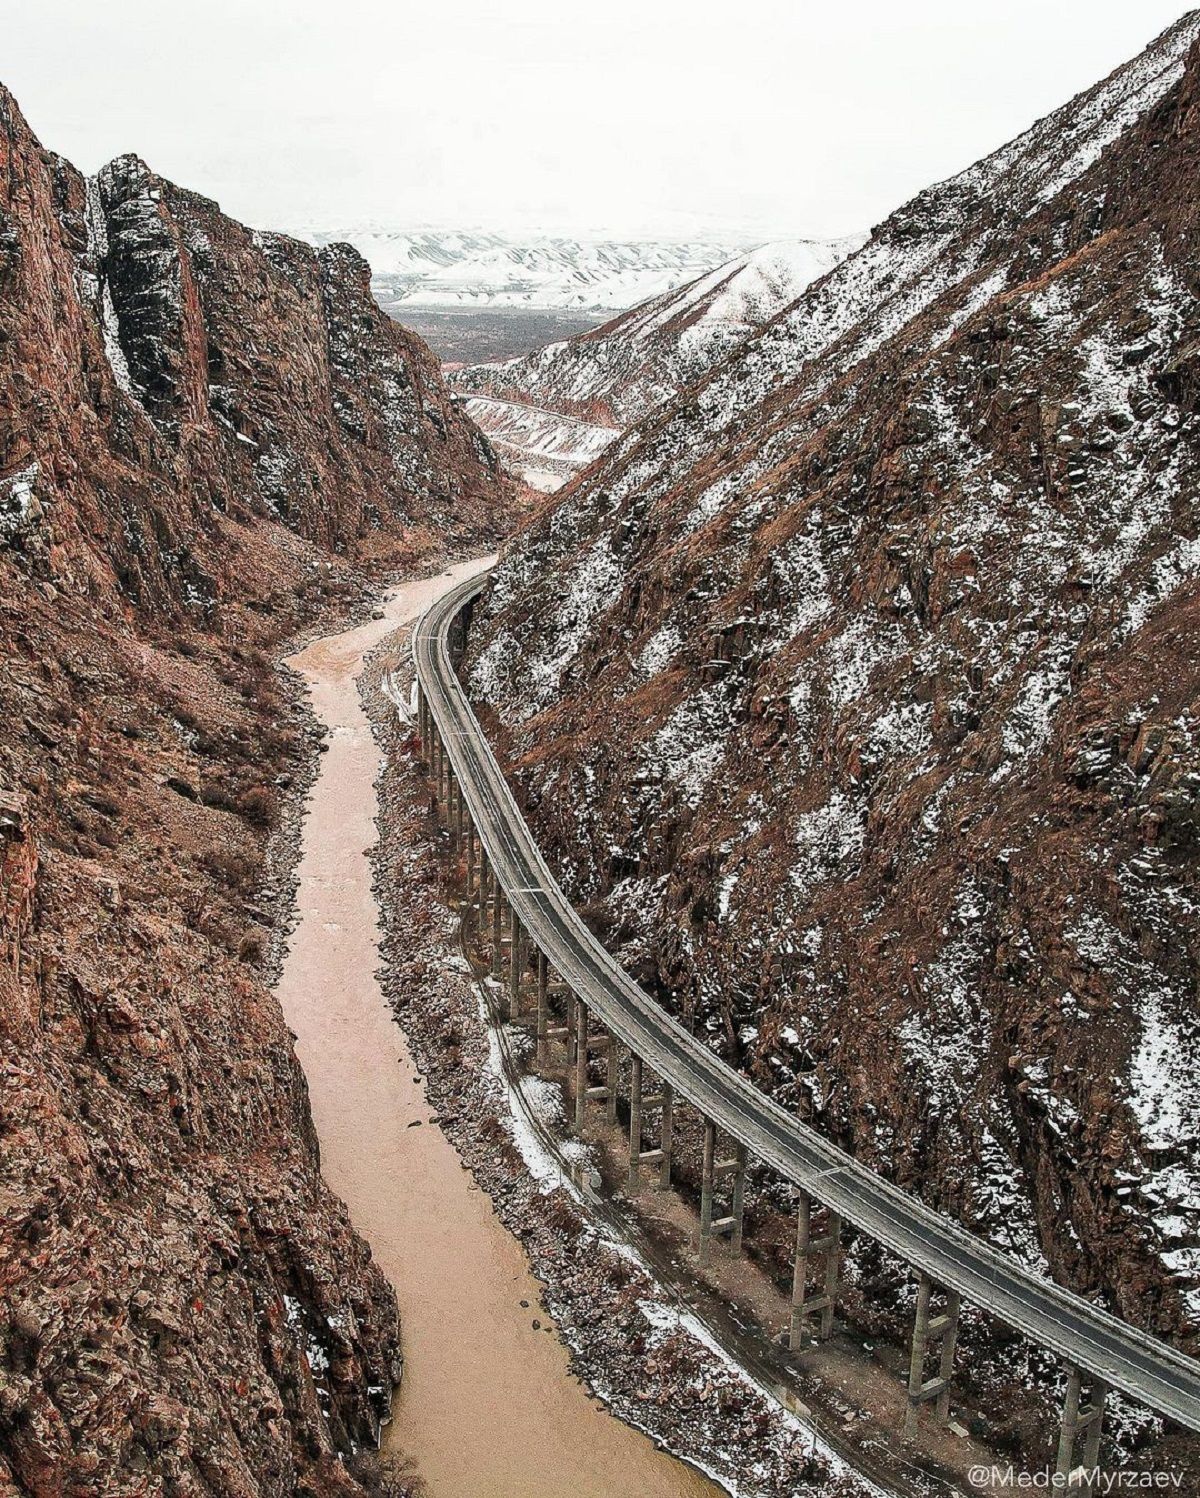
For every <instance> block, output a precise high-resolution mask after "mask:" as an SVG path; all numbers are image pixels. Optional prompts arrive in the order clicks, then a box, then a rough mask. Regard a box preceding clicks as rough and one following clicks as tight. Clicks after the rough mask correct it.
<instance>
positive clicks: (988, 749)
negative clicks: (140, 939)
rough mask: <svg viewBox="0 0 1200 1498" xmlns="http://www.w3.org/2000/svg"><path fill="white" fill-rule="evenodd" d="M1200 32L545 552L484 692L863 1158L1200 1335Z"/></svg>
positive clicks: (619, 941)
mask: <svg viewBox="0 0 1200 1498" xmlns="http://www.w3.org/2000/svg"><path fill="white" fill-rule="evenodd" d="M1198 33H1200V18H1198V16H1197V15H1196V14H1195V13H1193V14H1191V15H1189V16H1188V17H1185V19H1184V20H1183V21H1181V22H1180V23H1179V24H1178V25H1177V26H1176V27H1175V28H1173V29H1172V30H1171V31H1169V32H1167V33H1166V34H1165V35H1164V36H1163V37H1162V38H1160V39H1159V41H1158V42H1156V43H1155V44H1154V45H1153V46H1152V47H1151V48H1150V49H1149V50H1148V51H1147V52H1146V53H1145V54H1143V55H1142V56H1141V57H1139V58H1138V59H1136V60H1135V61H1134V62H1132V63H1130V64H1129V65H1128V66H1127V67H1125V68H1123V69H1121V70H1120V71H1119V72H1117V73H1116V74H1114V75H1113V76H1112V77H1111V78H1110V79H1108V80H1106V81H1105V82H1104V83H1103V84H1101V85H1099V86H1097V88H1095V89H1093V90H1092V91H1090V92H1089V93H1087V94H1085V95H1082V96H1081V97H1080V98H1078V99H1076V100H1075V101H1073V102H1072V103H1071V104H1070V105H1068V106H1067V107H1066V108H1064V109H1063V110H1061V111H1060V112H1059V113H1058V114H1056V115H1053V116H1051V117H1050V118H1049V119H1047V120H1045V121H1043V122H1041V123H1040V124H1039V125H1038V126H1036V127H1035V128H1034V129H1033V130H1032V131H1030V132H1029V133H1028V134H1027V135H1025V136H1023V137H1021V138H1020V139H1019V140H1017V141H1015V142H1014V143H1013V144H1011V145H1010V146H1008V147H1006V148H1005V149H1003V150H1001V151H999V152H997V153H996V154H995V155H994V156H992V157H990V158H988V159H987V160H986V161H983V162H981V163H980V164H979V165H978V166H976V167H974V168H972V169H971V170H970V171H967V172H965V173H963V174H962V175H961V176H960V177H958V178H955V179H954V180H952V181H949V182H946V183H942V184H940V185H938V186H936V187H933V188H931V189H929V191H927V192H925V193H923V194H921V195H920V196H919V197H918V198H916V199H914V200H913V201H912V202H911V203H909V204H908V205H906V206H905V207H904V208H902V209H901V210H900V211H899V212H897V213H896V214H894V215H893V216H892V218H890V219H889V220H888V221H887V222H886V223H885V224H884V225H882V226H881V227H880V228H879V229H878V230H876V231H875V233H874V234H873V235H872V237H871V239H870V240H869V241H868V243H867V244H866V245H865V246H864V247H863V248H862V249H861V250H859V251H858V252H857V253H856V254H854V255H852V256H850V257H849V259H847V260H846V261H845V262H844V263H843V264H842V265H841V266H839V267H838V268H837V269H836V270H835V271H833V273H832V274H831V275H829V276H827V277H826V278H825V279H823V280H822V281H820V282H818V283H817V284H816V285H815V286H814V287H812V288H811V289H810V290H809V291H807V292H806V293H805V294H804V295H802V296H801V297H800V299H799V300H798V301H797V302H796V303H795V305H794V306H793V307H792V308H790V309H789V310H788V311H787V312H785V313H784V314H782V315H781V316H780V317H778V318H777V319H775V321H773V322H772V323H771V324H770V325H769V326H768V327H767V328H766V329H765V330H763V331H762V332H761V333H760V334H758V335H757V336H755V337H754V338H752V339H750V341H749V342H748V343H746V344H744V345H743V346H742V348H741V349H739V350H738V352H737V353H736V354H735V355H734V356H733V357H732V358H731V359H730V360H728V361H727V362H726V363H725V364H723V365H722V366H721V367H720V368H719V369H718V370H717V371H716V372H715V373H714V374H713V376H712V377H711V378H710V379H709V380H708V381H707V382H705V383H703V384H702V385H700V386H698V387H695V388H693V389H691V390H689V391H687V392H686V393H685V394H684V395H683V396H682V397H681V398H680V400H678V401H677V402H676V403H675V404H673V405H672V406H671V407H669V408H668V409H667V410H666V411H665V413H663V414H661V415H660V416H659V417H658V419H656V420H653V421H652V422H650V423H649V424H648V425H647V426H646V427H644V428H643V429H642V430H641V431H640V432H637V433H634V434H631V435H630V436H628V437H626V438H624V439H622V440H621V441H619V442H618V443H616V444H614V446H613V447H612V448H610V449H609V451H608V452H607V454H606V455H605V457H604V458H603V460H602V461H601V462H600V463H599V464H598V465H597V466H596V467H595V468H593V469H592V470H590V471H589V473H588V474H586V475H585V476H584V477H583V478H582V480H580V481H578V482H577V483H576V484H575V485H573V486H572V487H571V488H570V489H568V490H567V491H565V496H564V497H562V498H561V500H560V501H559V502H557V503H555V504H553V505H551V506H549V507H547V508H546V509H545V510H544V512H543V513H542V515H541V516H540V518H538V519H536V520H535V521H534V522H533V523H531V524H530V525H529V526H528V527H527V528H526V530H525V531H524V533H523V534H522V535H521V536H520V538H519V539H518V541H517V542H516V543H515V544H514V545H513V546H512V547H511V549H510V551H509V553H508V555H507V557H506V559H505V561H504V564H503V565H502V567H501V568H500V570H499V572H498V574H497V575H496V578H495V581H494V585H493V586H492V588H491V591H490V593H489V594H488V595H487V597H486V599H485V600H484V602H483V604H482V605H481V607H480V610H479V612H478V614H477V618H476V624H475V627H474V631H473V638H474V644H473V654H472V657H471V660H470V662H469V668H468V669H469V673H470V682H471V686H472V689H473V691H474V694H475V696H476V698H477V700H478V701H479V702H480V704H481V705H482V707H483V708H484V709H485V715H489V716H490V718H491V720H492V723H493V725H494V726H495V728H496V730H497V732H498V734H499V735H500V737H501V740H502V742H503V743H504V745H505V748H506V752H507V754H508V756H509V759H510V763H511V766H512V770H513V773H514V776H515V778H516V780H517V781H518V783H519V787H520V790H521V793H522V795H523V797H524V801H525V804H526V806H527V807H528V810H529V814H530V817H531V819H532V821H533V823H534V825H535V827H536V829H537V832H538V834H539V836H540V837H541V839H542V840H543V842H544V844H545V845H547V846H548V847H549V848H550V849H551V851H552V853H553V855H554V856H555V857H556V859H557V861H558V864H559V867H560V868H561V870H562V872H563V873H564V875H565V877H566V881H567V883H568V885H569V886H570V888H571V889H572V890H573V892H574V894H575V895H576V897H577V898H578V899H579V900H580V901H581V902H582V903H584V905H585V906H586V907H587V908H588V909H589V911H590V913H591V914H592V916H593V917H594V919H595V921H596V923H597V925H598V926H599V927H600V928H602V929H603V930H604V931H605V933H606V934H607V936H608V939H609V940H610V941H611V943H612V944H613V945H614V946H615V947H616V948H617V949H618V950H619V951H620V952H621V953H622V955H623V957H624V959H625V960H626V962H627V964H628V965H629V967H630V968H631V969H633V970H634V971H635V972H636V974H637V975H638V976H639V977H640V978H641V979H642V980H643V981H644V982H646V983H647V984H649V985H650V986H651V987H652V988H654V989H656V990H657V992H658V994H659V996H660V997H661V1000H662V1002H663V1003H664V1004H665V1005H667V1006H668V1007H670V1008H671V1009H672V1010H674V1011H676V1012H678V1013H679V1014H680V1015H681V1016H682V1017H683V1019H684V1020H685V1022H687V1023H689V1024H691V1025H692V1026H694V1027H695V1029H696V1030H697V1032H698V1033H701V1034H704V1035H706V1036H707V1037H708V1038H709V1041H710V1043H711V1045H712V1046H713V1048H714V1049H715V1050H717V1051H719V1052H720V1053H721V1054H723V1055H724V1056H726V1057H727V1058H728V1059H729V1060H730V1061H731V1062H732V1063H733V1064H735V1065H737V1066H740V1067H742V1068H743V1069H744V1070H745V1071H746V1072H747V1073H748V1074H749V1075H750V1076H752V1077H753V1078H754V1079H755V1080H756V1081H757V1082H758V1083H759V1085H761V1086H762V1087H763V1088H765V1089H767V1090H769V1091H770V1092H772V1093H773V1094H774V1095H775V1096H776V1097H777V1098H778V1099H779V1100H780V1101H781V1102H783V1103H785V1104H786V1105H787V1106H789V1107H790V1108H793V1109H794V1110H795V1111H796V1112H797V1113H799V1114H800V1115H801V1116H803V1117H804V1118H806V1119H808V1120H810V1121H811V1122H812V1123H813V1124H814V1125H815V1126H816V1127H818V1128H820V1129H822V1130H823V1131H825V1132H826V1133H828V1134H829V1135H830V1136H832V1137H834V1138H836V1139H837V1140H838V1141H839V1142H840V1143H841V1144H843V1145H844V1146H846V1147H847V1148H849V1149H851V1150H852V1151H853V1152H854V1153H855V1154H856V1155H857V1156H859V1157H860V1158H861V1159H863V1160H865V1161H867V1162H868V1163H870V1164H871V1165H872V1166H873V1167H875V1168H876V1169H878V1170H879V1171H880V1172H882V1173H884V1174H886V1175H888V1176H890V1177H892V1178H894V1179H895V1180H897V1181H898V1182H900V1183H901V1184H902V1185H904V1186H905V1187H907V1188H908V1189H910V1190H913V1191H916V1192H919V1193H921V1194H922V1195H923V1196H924V1197H926V1198H927V1199H928V1200H929V1201H930V1202H932V1203H933V1204H935V1205H937V1206H938V1207H941V1208H944V1209H945V1210H947V1211H950V1212H952V1213H954V1214H956V1215H957V1216H959V1217H960V1218H961V1219H962V1220H963V1221H964V1222H965V1223H967V1224H968V1225H970V1226H971V1227H972V1228H974V1229H975V1230H976V1231H978V1232H980V1233H982V1234H984V1235H986V1236H987V1237H989V1238H990V1239H992V1240H993V1241H994V1242H996V1243H997V1244H999V1245H1000V1246H1001V1247H1003V1248H1005V1249H1008V1250H1010V1251H1011V1252H1014V1253H1016V1254H1019V1255H1021V1256H1022V1257H1024V1258H1025V1259H1026V1260H1027V1261H1028V1262H1031V1263H1034V1264H1037V1265H1040V1266H1041V1267H1042V1269H1043V1270H1044V1271H1045V1272H1046V1273H1048V1274H1052V1275H1053V1276H1055V1277H1056V1278H1058V1279H1060V1280H1061V1281H1063V1282H1065V1283H1068V1284H1070V1285H1072V1286H1073V1287H1074V1288H1076V1289H1077V1290H1080V1291H1082V1292H1084V1293H1086V1294H1089V1295H1093V1296H1096V1297H1098V1298H1100V1299H1101V1300H1103V1301H1104V1302H1106V1303H1108V1304H1109V1305H1110V1306H1112V1307H1113V1308H1114V1309H1115V1310H1116V1311H1118V1312H1119V1313H1120V1314H1121V1315H1123V1316H1125V1317H1127V1318H1128V1319H1130V1320H1131V1321H1134V1322H1137V1323H1140V1324H1143V1325H1146V1326H1149V1327H1151V1328H1152V1329H1153V1330H1155V1331H1156V1332H1158V1333H1161V1334H1164V1335H1169V1336H1172V1337H1175V1338H1177V1339H1179V1340H1180V1341H1181V1342H1183V1343H1184V1344H1185V1345H1189V1346H1195V1345H1196V1339H1197V1334H1198V1333H1200V1187H1198V1185H1197V1182H1198V1180H1200V1063H1198V1061H1197V1057H1198V1056H1200V1047H1198V1043H1197V1042H1198V1040H1200V1017H1198V1015H1197V1009H1196V999H1195V994H1196V989H1197V978H1198V964H1200V953H1198V952H1197V946H1196V932H1195V911H1196V909H1197V902H1198V901H1200V883H1198V879H1197V873H1198V862H1197V836H1198V835H1200V834H1198V829H1200V821H1198V820H1197V816H1198V813H1197V805H1198V803H1197V791H1198V789H1200V717H1198V714H1200V675H1198V671H1197V661H1198V659H1200V656H1198V655H1197V650H1196V643H1197V628H1198V621H1200V581H1198V579H1200V570H1198V569H1200V549H1198V541H1197V536H1198V534H1200V511H1198V510H1197V499H1196V497H1197V494H1198V493H1200V440H1198V434H1200V425H1198V422H1200V415H1198V411H1200V407H1198V406H1197V403H1196V388H1197V387H1196V379H1195V371H1196V361H1197V340H1198V338H1200V303H1198V302H1197V294H1198V292H1200V282H1198V281H1197V275H1196V264H1197V257H1198V252H1200V216H1198V212H1197V203H1196V197H1195V192H1194V183H1195V180H1196V172H1197V168H1198V166H1200V107H1198V104H1197V99H1198V90H1200V53H1198V52H1197V51H1196V50H1195V48H1194V46H1193V44H1194V42H1195V39H1196V37H1197V34H1198Z"/></svg>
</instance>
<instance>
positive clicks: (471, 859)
mask: <svg viewBox="0 0 1200 1498" xmlns="http://www.w3.org/2000/svg"><path fill="white" fill-rule="evenodd" d="M474 893H475V823H474V822H473V821H472V820H471V814H470V812H468V813H467V898H468V899H470V898H471V897H472V896H473V895H474Z"/></svg>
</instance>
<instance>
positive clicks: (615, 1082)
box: [604, 1030, 621, 1124]
mask: <svg viewBox="0 0 1200 1498" xmlns="http://www.w3.org/2000/svg"><path fill="white" fill-rule="evenodd" d="M604 1080H605V1082H606V1083H607V1084H608V1097H607V1098H606V1099H605V1107H606V1114H607V1117H608V1121H609V1123H610V1124H615V1123H616V1121H617V1092H618V1090H619V1088H620V1083H621V1042H620V1041H619V1040H618V1039H617V1037H616V1036H615V1035H614V1034H613V1033H612V1031H611V1030H610V1031H609V1032H608V1063H607V1065H606V1067H605V1069H604Z"/></svg>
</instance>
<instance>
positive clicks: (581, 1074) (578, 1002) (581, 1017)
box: [575, 994, 588, 1129]
mask: <svg viewBox="0 0 1200 1498" xmlns="http://www.w3.org/2000/svg"><path fill="white" fill-rule="evenodd" d="M587 1086H588V1011H587V1005H586V1004H585V1003H584V1002H583V1000H582V999H581V998H580V997H579V995H578V994H576V996H575V1127H576V1128H577V1129H582V1128H583V1111H584V1107H585V1106H586V1104H587Z"/></svg>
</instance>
